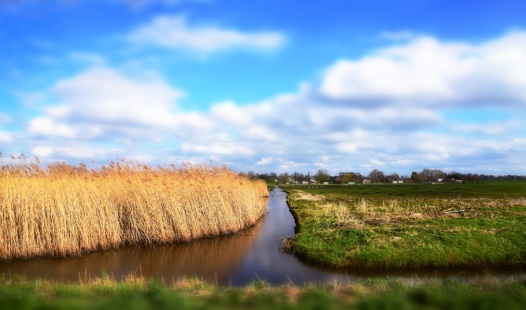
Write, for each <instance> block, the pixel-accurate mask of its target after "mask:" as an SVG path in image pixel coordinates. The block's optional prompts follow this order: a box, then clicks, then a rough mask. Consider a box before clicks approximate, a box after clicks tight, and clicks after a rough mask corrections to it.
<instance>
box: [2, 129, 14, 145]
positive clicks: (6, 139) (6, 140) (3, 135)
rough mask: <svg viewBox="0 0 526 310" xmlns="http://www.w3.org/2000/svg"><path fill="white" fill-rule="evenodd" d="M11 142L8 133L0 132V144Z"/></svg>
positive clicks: (11, 137)
mask: <svg viewBox="0 0 526 310" xmlns="http://www.w3.org/2000/svg"><path fill="white" fill-rule="evenodd" d="M12 141H13V135H12V134H11V133H10V132H6V131H0V143H10V142H12Z"/></svg>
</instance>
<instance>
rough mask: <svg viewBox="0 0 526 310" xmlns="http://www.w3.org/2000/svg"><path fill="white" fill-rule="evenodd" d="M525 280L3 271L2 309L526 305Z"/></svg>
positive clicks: (380, 307)
mask: <svg viewBox="0 0 526 310" xmlns="http://www.w3.org/2000/svg"><path fill="white" fill-rule="evenodd" d="M524 304H526V282H524V281H519V280H513V279H510V280H507V281H496V280H492V279H486V280H485V281H482V282H478V283H476V284H474V283H460V282H454V281H436V280H427V281H414V282H413V281H386V280H371V281H363V282H360V283H353V284H332V285H331V284H324V285H314V284H309V285H304V286H295V285H292V284H290V285H282V286H275V287H273V286H270V285H268V284H267V283H266V282H263V281H258V282H254V283H252V284H250V285H248V286H245V287H241V288H237V287H220V286H216V285H212V284H210V283H206V282H204V281H201V280H198V279H195V278H191V279H184V280H180V281H178V282H175V283H169V284H164V283H161V282H158V281H147V280H145V279H142V278H135V277H130V278H129V279H127V280H126V281H123V282H117V281H115V280H112V279H111V278H109V277H107V276H103V277H100V278H97V279H94V280H91V281H88V282H80V283H77V284H64V283H57V282H51V281H47V280H35V281H28V280H23V279H5V278H4V279H0V308H1V309H130V310H133V309H289V310H293V309H302V310H303V309H507V310H509V309H524Z"/></svg>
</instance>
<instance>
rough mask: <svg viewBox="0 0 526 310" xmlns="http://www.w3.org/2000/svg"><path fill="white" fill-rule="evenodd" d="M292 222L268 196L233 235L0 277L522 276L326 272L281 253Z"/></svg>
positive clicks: (223, 280)
mask: <svg viewBox="0 0 526 310" xmlns="http://www.w3.org/2000/svg"><path fill="white" fill-rule="evenodd" d="M294 225H295V223H294V218H293V217H292V215H291V213H290V211H289V209H288V206H287V202H286V193H285V192H283V191H282V190H281V189H279V188H276V189H274V190H273V191H271V192H270V197H269V201H268V213H267V215H266V216H265V217H264V218H263V219H262V220H261V221H260V222H259V223H258V224H257V225H256V226H254V227H251V228H249V229H246V230H244V231H242V232H240V233H238V234H236V235H232V236H227V237H221V238H213V239H203V240H196V241H194V242H191V243H188V244H170V245H157V246H149V247H141V246H126V247H122V248H119V249H115V250H109V251H101V252H94V253H90V254H87V255H85V256H83V257H67V258H61V259H54V258H38V259H30V260H26V261H15V262H10V263H0V275H1V274H3V275H4V276H5V277H12V276H14V275H21V276H24V277H26V278H28V279H35V278H45V279H53V280H57V281H63V282H77V281H79V280H87V279H89V278H93V277H97V276H100V275H102V274H108V275H110V276H112V277H113V278H115V279H116V280H121V279H124V278H125V277H126V276H128V275H136V276H142V277H145V278H156V279H162V280H164V281H168V282H170V281H172V280H176V279H179V278H182V277H192V276H197V277H198V278H202V279H205V280H207V281H212V282H214V283H217V284H221V285H235V286H240V285H245V284H248V283H250V282H251V281H257V280H265V281H267V282H269V283H271V284H284V283H294V284H298V285H301V284H303V283H305V282H316V283H326V282H354V281H358V280H363V279H368V278H378V277H380V278H385V279H397V278H409V279H414V280H424V279H430V278H439V279H442V278H451V279H457V280H464V281H476V280H477V279H483V278H485V277H487V276H491V277H495V278H499V279H508V278H511V277H514V278H526V273H525V272H524V271H522V270H520V269H505V268H499V269H485V268H474V269H469V270H466V269H441V270H434V269H428V270H387V271H386V270H364V269H347V270H342V269H339V270H331V269H323V268H319V267H316V266H311V265H307V264H304V263H302V262H300V261H299V260H298V259H296V258H295V257H294V256H292V255H290V254H286V253H283V252H282V251H280V245H281V239H282V238H285V237H290V236H293V235H294Z"/></svg>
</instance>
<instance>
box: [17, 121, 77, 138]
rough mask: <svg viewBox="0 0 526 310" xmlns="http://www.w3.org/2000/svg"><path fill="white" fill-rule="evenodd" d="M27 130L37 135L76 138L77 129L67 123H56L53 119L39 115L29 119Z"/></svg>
mask: <svg viewBox="0 0 526 310" xmlns="http://www.w3.org/2000/svg"><path fill="white" fill-rule="evenodd" d="M27 131H28V132H29V133H31V134H35V135H43V136H58V137H65V138H74V137H75V135H76V134H75V130H74V129H72V128H70V127H69V126H68V125H65V124H56V123H55V122H54V121H53V120H52V119H50V118H47V117H37V118H34V119H32V120H31V121H29V125H28V128H27Z"/></svg>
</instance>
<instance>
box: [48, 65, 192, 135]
mask: <svg viewBox="0 0 526 310" xmlns="http://www.w3.org/2000/svg"><path fill="white" fill-rule="evenodd" d="M51 93H52V94H53V95H54V96H55V97H56V98H57V99H58V100H59V102H60V103H59V104H58V105H54V106H51V107H49V108H48V109H47V111H48V114H49V116H51V117H54V118H60V119H67V120H69V121H74V122H80V123H101V124H120V125H123V126H126V125H131V126H137V125H142V126H166V127H173V126H176V125H177V121H178V119H177V117H176V116H175V110H176V108H177V105H176V101H177V99H179V98H181V97H182V95H183V93H182V91H180V90H178V89H175V88H173V87H171V86H170V85H168V84H167V83H166V82H164V81H163V80H161V79H157V78H153V79H152V78H145V79H139V78H129V77H127V76H125V75H124V74H123V73H121V72H119V71H116V70H114V69H111V68H108V67H95V68H92V69H89V70H87V71H85V72H82V73H80V74H79V75H77V76H75V77H72V78H68V79H65V80H63V81H60V82H59V83H57V84H56V85H55V86H54V87H53V89H52V90H51Z"/></svg>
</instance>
